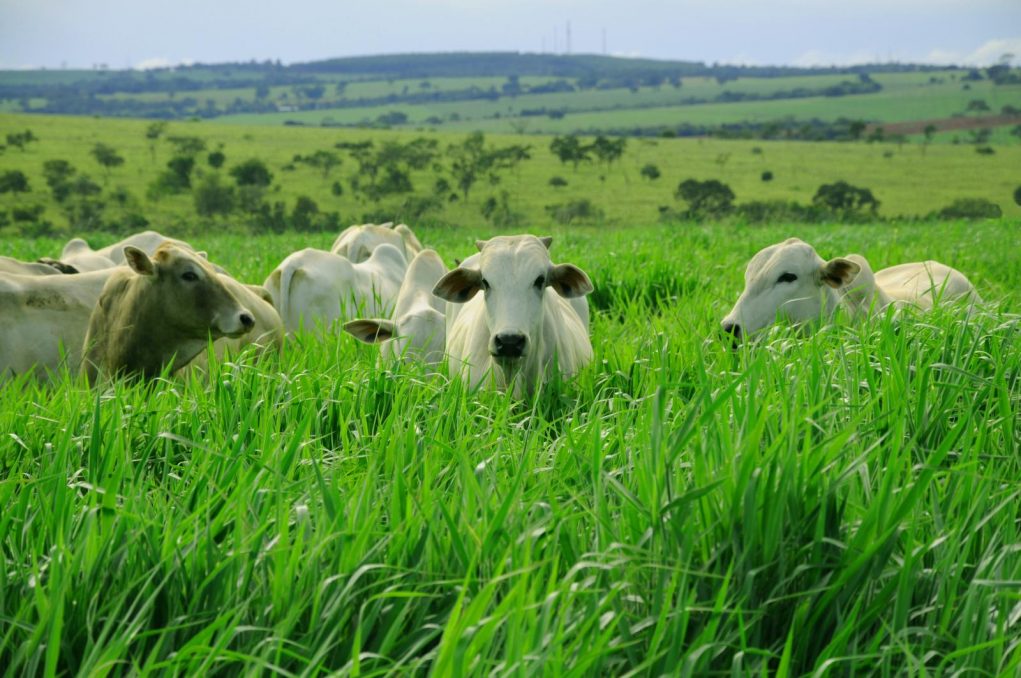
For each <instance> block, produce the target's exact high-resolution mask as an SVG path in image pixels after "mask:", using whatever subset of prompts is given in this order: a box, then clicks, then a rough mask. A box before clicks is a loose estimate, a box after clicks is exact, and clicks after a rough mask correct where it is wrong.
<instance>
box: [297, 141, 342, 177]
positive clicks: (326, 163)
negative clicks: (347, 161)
mask: <svg viewBox="0 0 1021 678" xmlns="http://www.w3.org/2000/svg"><path fill="white" fill-rule="evenodd" d="M300 157H301V160H300V161H299V162H303V163H305V164H306V165H308V166H309V167H314V168H316V169H318V170H319V171H320V172H321V173H322V175H323V179H326V178H328V177H329V176H330V172H332V171H333V168H335V167H339V166H340V164H341V162H342V161H341V159H340V156H339V155H337V154H336V153H334V152H333V151H326V150H322V149H320V150H318V151H316V152H315V153H312V154H310V155H306V156H300ZM338 185H339V184H338Z"/></svg>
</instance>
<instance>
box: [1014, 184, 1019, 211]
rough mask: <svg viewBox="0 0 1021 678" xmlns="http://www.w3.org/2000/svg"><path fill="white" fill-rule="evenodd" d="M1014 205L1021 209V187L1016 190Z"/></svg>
mask: <svg viewBox="0 0 1021 678" xmlns="http://www.w3.org/2000/svg"><path fill="white" fill-rule="evenodd" d="M1014 204H1015V205H1017V206H1019V207H1021V186H1018V187H1017V188H1015V189H1014Z"/></svg>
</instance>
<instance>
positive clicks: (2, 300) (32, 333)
mask: <svg viewBox="0 0 1021 678" xmlns="http://www.w3.org/2000/svg"><path fill="white" fill-rule="evenodd" d="M117 270H118V269H116V268H111V269H107V270H104V271H96V272H93V273H82V274H79V275H47V276H20V275H2V274H0V318H3V322H0V378H4V377H8V376H10V375H12V374H23V373H26V372H30V371H35V373H36V375H37V376H38V377H40V378H42V377H45V375H46V373H47V371H56V370H58V369H60V367H61V366H62V365H66V366H67V367H68V368H69V369H70V370H71V372H72V373H76V372H77V371H78V368H79V366H80V364H81V360H82V346H83V343H84V341H85V333H86V332H87V330H88V327H89V317H90V316H91V315H92V309H93V308H94V307H95V305H96V301H97V300H98V299H99V295H100V293H101V292H102V291H103V286H104V285H105V284H106V281H107V280H108V279H109V278H110V276H111V275H113V274H114V272H115V271H117ZM64 356H66V360H64V359H63V357H64Z"/></svg>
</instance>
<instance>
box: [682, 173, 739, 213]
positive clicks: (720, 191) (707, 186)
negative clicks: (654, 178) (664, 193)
mask: <svg viewBox="0 0 1021 678" xmlns="http://www.w3.org/2000/svg"><path fill="white" fill-rule="evenodd" d="M674 198H676V199H677V200H683V201H684V202H686V203H687V204H688V211H687V214H686V216H688V217H689V218H706V217H709V218H714V217H721V216H724V215H726V214H729V213H730V212H731V210H733V209H734V198H735V196H734V191H732V190H731V189H730V186H728V185H726V184H725V183H723V182H721V181H718V180H716V179H707V180H706V181H698V180H697V179H685V180H684V181H682V182H681V183H680V184H678V185H677V190H675V191H674Z"/></svg>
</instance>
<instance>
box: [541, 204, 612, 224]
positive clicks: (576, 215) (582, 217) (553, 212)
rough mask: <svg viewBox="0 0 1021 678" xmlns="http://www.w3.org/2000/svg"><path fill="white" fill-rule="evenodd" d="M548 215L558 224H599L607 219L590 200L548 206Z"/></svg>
mask: <svg viewBox="0 0 1021 678" xmlns="http://www.w3.org/2000/svg"><path fill="white" fill-rule="evenodd" d="M546 213H547V214H549V215H550V217H552V218H553V220H554V221H556V222H557V223H558V224H564V225H567V224H573V223H580V222H598V221H602V220H603V219H604V218H605V214H604V213H603V210H601V209H599V208H598V207H596V206H595V205H593V204H592V201H591V200H589V199H588V198H582V199H580V200H571V201H569V202H566V203H561V204H557V205H546Z"/></svg>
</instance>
